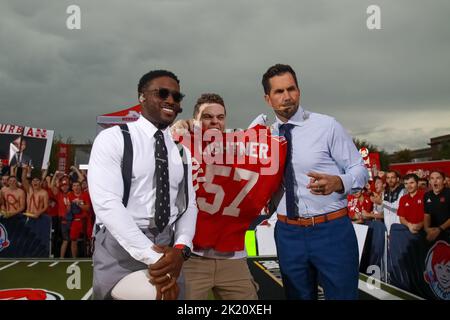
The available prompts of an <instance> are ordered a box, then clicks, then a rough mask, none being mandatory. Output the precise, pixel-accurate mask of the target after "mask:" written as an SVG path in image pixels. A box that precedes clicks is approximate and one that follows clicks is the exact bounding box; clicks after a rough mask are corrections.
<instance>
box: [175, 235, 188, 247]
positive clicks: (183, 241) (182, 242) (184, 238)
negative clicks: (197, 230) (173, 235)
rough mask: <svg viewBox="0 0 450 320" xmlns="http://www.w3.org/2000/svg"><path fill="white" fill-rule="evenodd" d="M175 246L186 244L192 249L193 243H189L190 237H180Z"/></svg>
mask: <svg viewBox="0 0 450 320" xmlns="http://www.w3.org/2000/svg"><path fill="white" fill-rule="evenodd" d="M174 243H175V244H184V245H185V246H188V247H189V248H191V249H192V241H189V237H187V236H185V235H180V236H178V237H177V239H176V240H175V242H174Z"/></svg>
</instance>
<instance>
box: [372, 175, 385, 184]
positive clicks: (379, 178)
mask: <svg viewBox="0 0 450 320" xmlns="http://www.w3.org/2000/svg"><path fill="white" fill-rule="evenodd" d="M377 180H381V182H383V183H384V181H383V178H381V177H379V176H375V177H374V178H373V182H376V181H377Z"/></svg>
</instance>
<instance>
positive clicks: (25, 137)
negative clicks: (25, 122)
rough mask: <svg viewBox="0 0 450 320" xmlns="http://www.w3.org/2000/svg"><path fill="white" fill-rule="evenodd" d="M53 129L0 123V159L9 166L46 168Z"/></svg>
mask: <svg viewBox="0 0 450 320" xmlns="http://www.w3.org/2000/svg"><path fill="white" fill-rule="evenodd" d="M52 142H53V130H47V129H42V128H32V127H24V126H18V125H12V124H0V160H1V161H2V162H4V163H8V164H9V165H10V166H12V165H18V167H20V166H22V165H28V166H31V167H33V168H36V169H47V167H48V161H49V158H50V151H51V148H52Z"/></svg>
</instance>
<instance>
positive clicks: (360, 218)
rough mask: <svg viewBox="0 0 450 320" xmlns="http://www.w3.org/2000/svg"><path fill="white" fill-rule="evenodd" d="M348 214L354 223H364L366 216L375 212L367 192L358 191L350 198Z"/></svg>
mask: <svg viewBox="0 0 450 320" xmlns="http://www.w3.org/2000/svg"><path fill="white" fill-rule="evenodd" d="M347 208H348V214H349V216H350V218H351V219H352V220H353V222H354V223H364V216H366V215H368V214H369V213H370V212H372V210H373V203H372V201H370V198H369V196H368V195H367V194H366V192H363V191H358V192H356V193H354V194H352V195H349V196H348V205H347Z"/></svg>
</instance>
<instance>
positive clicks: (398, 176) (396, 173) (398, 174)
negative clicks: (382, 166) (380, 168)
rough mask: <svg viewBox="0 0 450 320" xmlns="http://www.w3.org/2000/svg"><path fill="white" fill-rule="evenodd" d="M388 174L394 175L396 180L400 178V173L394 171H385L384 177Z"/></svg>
mask: <svg viewBox="0 0 450 320" xmlns="http://www.w3.org/2000/svg"><path fill="white" fill-rule="evenodd" d="M388 173H394V174H395V176H396V177H397V178H401V176H400V173H398V171H395V170H388V171H386V175H387V174H388Z"/></svg>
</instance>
